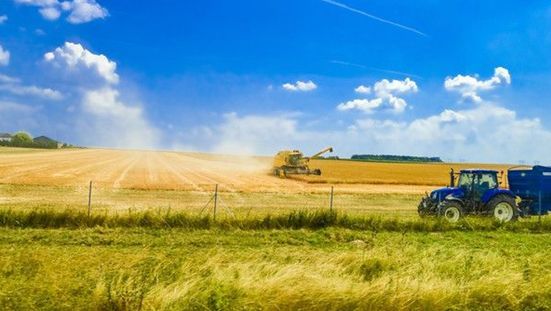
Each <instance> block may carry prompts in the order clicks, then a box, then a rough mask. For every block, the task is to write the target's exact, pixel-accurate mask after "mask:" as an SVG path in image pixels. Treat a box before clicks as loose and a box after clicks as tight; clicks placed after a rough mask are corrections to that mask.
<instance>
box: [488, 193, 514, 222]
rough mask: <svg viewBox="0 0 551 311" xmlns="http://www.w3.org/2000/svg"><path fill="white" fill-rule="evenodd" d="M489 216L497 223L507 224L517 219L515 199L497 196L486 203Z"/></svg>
mask: <svg viewBox="0 0 551 311" xmlns="http://www.w3.org/2000/svg"><path fill="white" fill-rule="evenodd" d="M488 207H489V209H488V210H489V212H490V215H491V216H493V217H494V218H495V219H496V220H497V221H499V222H509V221H511V220H516V219H517V217H518V213H517V205H516V202H515V199H513V198H512V197H510V196H507V195H498V196H496V197H495V198H493V199H492V200H490V202H489V203H488Z"/></svg>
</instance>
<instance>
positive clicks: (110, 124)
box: [44, 42, 160, 148]
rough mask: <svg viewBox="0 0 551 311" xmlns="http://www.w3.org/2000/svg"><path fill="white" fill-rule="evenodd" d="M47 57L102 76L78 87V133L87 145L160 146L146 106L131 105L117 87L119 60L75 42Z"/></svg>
mask: <svg viewBox="0 0 551 311" xmlns="http://www.w3.org/2000/svg"><path fill="white" fill-rule="evenodd" d="M44 59H45V61H46V62H47V63H49V64H52V65H53V66H55V67H57V68H58V69H59V70H61V71H63V72H67V73H69V74H72V75H82V76H85V77H89V76H91V75H96V76H97V77H99V78H100V81H99V85H95V84H94V85H93V86H90V85H89V84H87V83H86V82H82V83H81V84H80V85H78V86H77V90H79V92H80V93H81V100H80V110H79V111H78V112H80V117H79V116H78V115H77V119H78V122H77V132H78V134H80V136H81V142H82V143H83V144H85V145H93V146H106V147H117V148H155V147H156V146H158V144H159V137H160V132H159V130H158V129H157V128H156V127H154V126H153V125H152V124H151V123H150V122H149V121H148V120H147V117H146V112H145V110H144V108H143V106H142V105H140V104H136V103H131V104H129V103H128V102H127V101H126V100H124V99H122V98H123V97H124V96H123V95H124V94H122V93H123V92H121V91H120V90H119V89H117V88H116V85H117V84H118V82H119V76H118V74H117V72H116V68H117V64H116V63H115V62H113V61H111V60H110V59H109V58H107V57H106V56H105V55H102V54H94V53H92V52H90V51H89V50H87V49H85V48H84V47H83V46H82V45H80V44H75V43H71V42H66V43H65V44H64V45H63V46H62V47H58V48H56V49H55V50H54V51H53V52H48V53H46V54H45V55H44ZM73 109H74V108H73Z"/></svg>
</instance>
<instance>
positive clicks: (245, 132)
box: [213, 113, 297, 154]
mask: <svg viewBox="0 0 551 311" xmlns="http://www.w3.org/2000/svg"><path fill="white" fill-rule="evenodd" d="M296 128H297V123H296V121H295V120H293V119H290V118H288V117H286V116H259V115H248V116H239V115H237V114H236V113H229V114H226V115H225V116H224V122H223V123H222V125H221V126H220V127H218V128H216V134H215V138H216V141H215V144H214V150H213V151H215V152H221V153H233V154H256V153H263V152H264V151H266V149H269V148H270V147H271V146H277V145H278V144H282V145H285V140H286V139H288V137H292V136H293V135H294V134H295V132H296ZM272 148H273V147H272Z"/></svg>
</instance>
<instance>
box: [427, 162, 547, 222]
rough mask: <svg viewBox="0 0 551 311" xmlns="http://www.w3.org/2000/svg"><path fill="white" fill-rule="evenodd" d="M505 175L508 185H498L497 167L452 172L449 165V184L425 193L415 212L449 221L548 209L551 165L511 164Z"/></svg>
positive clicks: (513, 216)
mask: <svg viewBox="0 0 551 311" xmlns="http://www.w3.org/2000/svg"><path fill="white" fill-rule="evenodd" d="M502 175H503V173H501V177H502ZM507 176H508V183H509V189H507V188H503V187H500V182H499V178H498V172H497V171H493V170H482V169H471V170H462V171H460V172H459V174H456V173H455V172H454V170H453V169H452V170H451V172H450V186H449V187H446V188H441V189H437V190H434V191H433V192H431V193H430V195H429V194H427V196H426V197H424V198H423V199H422V200H421V203H420V204H419V207H418V212H419V215H420V216H428V215H437V216H440V217H443V218H445V219H447V220H448V221H450V222H456V221H458V220H459V219H460V218H461V217H463V216H465V215H468V214H470V215H485V216H491V217H494V218H495V219H497V220H498V221H501V222H508V221H512V220H516V219H517V218H518V217H519V216H521V217H527V216H530V215H544V214H547V213H548V212H549V211H551V168H549V167H543V166H535V167H533V168H530V169H521V170H519V169H516V168H512V169H510V170H509V171H508V174H507ZM456 180H457V186H456V185H455V184H456ZM517 202H518V204H517Z"/></svg>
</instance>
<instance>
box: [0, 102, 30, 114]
mask: <svg viewBox="0 0 551 311" xmlns="http://www.w3.org/2000/svg"><path fill="white" fill-rule="evenodd" d="M33 110H34V109H33V108H32V107H29V106H26V105H22V104H19V103H14V102H9V101H0V112H2V113H5V112H9V111H11V112H31V111H33Z"/></svg>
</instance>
